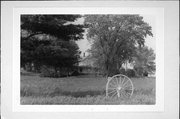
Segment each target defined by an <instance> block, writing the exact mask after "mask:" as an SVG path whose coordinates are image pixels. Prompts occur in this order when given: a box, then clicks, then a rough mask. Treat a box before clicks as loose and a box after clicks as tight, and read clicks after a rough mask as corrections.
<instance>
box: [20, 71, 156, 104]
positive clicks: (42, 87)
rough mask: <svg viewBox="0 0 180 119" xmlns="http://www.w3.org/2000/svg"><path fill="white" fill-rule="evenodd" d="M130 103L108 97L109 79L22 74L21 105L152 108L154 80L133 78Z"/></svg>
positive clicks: (150, 78) (152, 78)
mask: <svg viewBox="0 0 180 119" xmlns="http://www.w3.org/2000/svg"><path fill="white" fill-rule="evenodd" d="M131 80H132V82H133V85H134V88H135V89H134V93H133V95H132V97H131V98H130V99H117V98H108V97H106V93H105V88H106V83H107V79H105V78H103V77H96V76H94V75H80V76H71V77H65V78H48V77H47V78H45V77H40V76H39V74H35V73H23V74H21V92H20V93H21V101H20V102H21V104H22V105H108V104H109V105H117V104H118V105H119V104H121V105H153V104H155V77H144V78H131Z"/></svg>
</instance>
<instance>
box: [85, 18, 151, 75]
mask: <svg viewBox="0 0 180 119" xmlns="http://www.w3.org/2000/svg"><path fill="white" fill-rule="evenodd" d="M85 24H86V26H88V34H87V37H88V40H90V41H92V43H93V44H92V48H91V50H90V52H91V55H92V57H94V58H95V59H96V62H95V64H99V65H97V67H99V68H101V69H103V70H104V72H106V73H107V75H108V74H109V73H111V70H112V71H113V70H114V68H115V69H116V70H119V68H120V67H121V65H122V64H123V63H124V62H125V61H131V60H132V56H133V54H134V53H135V50H134V49H135V48H136V47H137V46H140V47H142V46H144V42H145V37H147V35H149V36H152V35H153V34H152V33H151V27H150V26H149V25H148V24H147V23H146V22H144V21H143V17H141V16H139V15H85Z"/></svg>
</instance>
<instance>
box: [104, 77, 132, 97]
mask: <svg viewBox="0 0 180 119" xmlns="http://www.w3.org/2000/svg"><path fill="white" fill-rule="evenodd" d="M133 90H134V87H133V83H132V81H131V79H129V78H128V77H127V76H125V75H121V74H119V75H115V76H113V77H112V78H110V79H109V80H108V82H107V84H106V96H108V97H112V98H114V97H117V98H130V97H131V96H132V94H133Z"/></svg>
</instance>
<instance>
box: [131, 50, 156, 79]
mask: <svg viewBox="0 0 180 119" xmlns="http://www.w3.org/2000/svg"><path fill="white" fill-rule="evenodd" d="M154 60H155V54H154V50H153V49H151V48H148V47H147V46H145V47H141V48H137V49H136V54H135V56H134V57H133V61H134V69H135V70H136V72H137V75H138V76H143V75H144V74H145V73H154V72H155V70H156V65H155V62H154Z"/></svg>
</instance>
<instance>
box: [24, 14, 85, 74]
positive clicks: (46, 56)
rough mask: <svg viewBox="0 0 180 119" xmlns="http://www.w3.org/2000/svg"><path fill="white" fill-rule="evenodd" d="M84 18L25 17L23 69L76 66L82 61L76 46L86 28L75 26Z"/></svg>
mask: <svg viewBox="0 0 180 119" xmlns="http://www.w3.org/2000/svg"><path fill="white" fill-rule="evenodd" d="M80 17H81V16H80V15H21V66H22V67H25V65H27V64H28V65H32V64H33V65H34V67H35V68H36V69H39V68H40V67H41V66H42V65H46V66H49V67H54V68H55V70H56V71H57V70H60V68H64V67H66V68H68V67H73V66H74V65H76V64H77V62H78V61H79V54H80V51H79V47H78V45H77V44H76V43H75V41H76V40H79V39H81V38H82V37H83V32H84V29H83V28H84V26H83V25H78V24H73V22H74V21H75V20H77V19H78V18H80Z"/></svg>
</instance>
